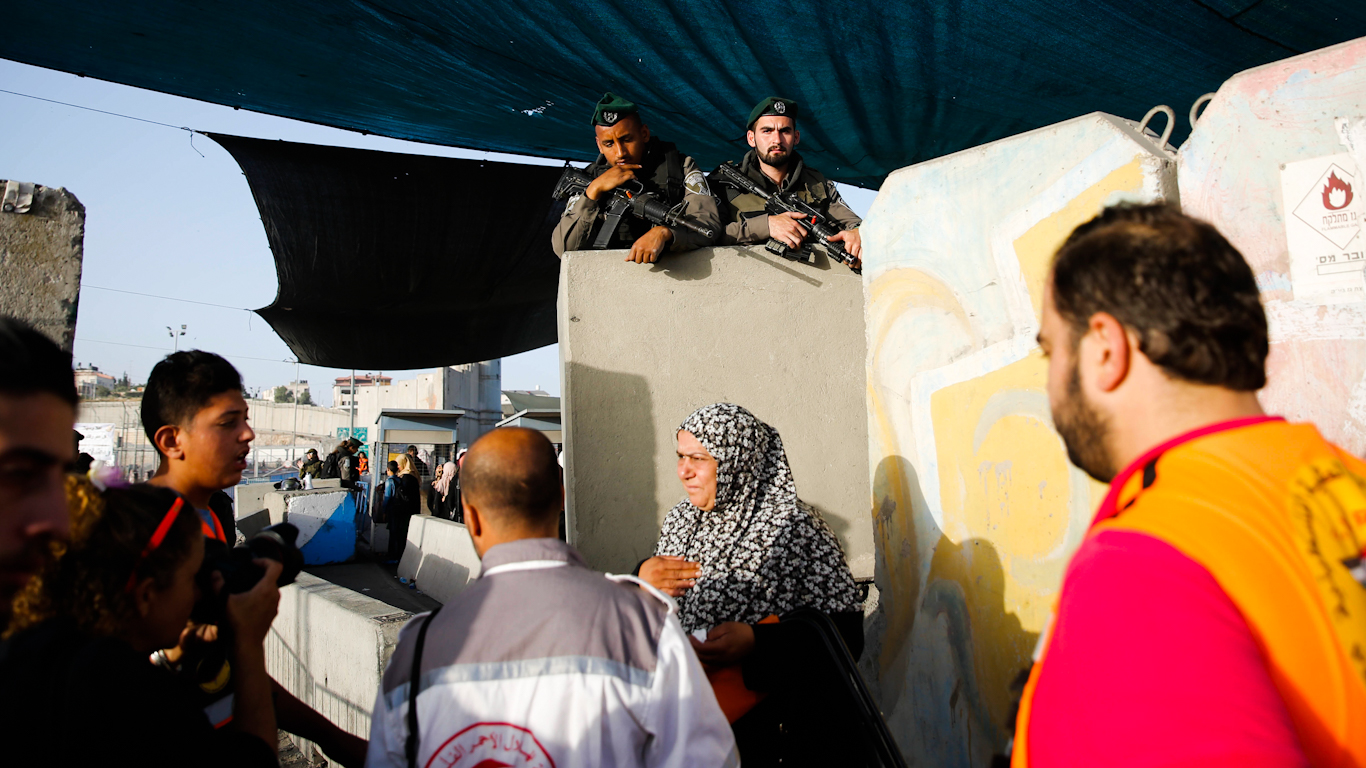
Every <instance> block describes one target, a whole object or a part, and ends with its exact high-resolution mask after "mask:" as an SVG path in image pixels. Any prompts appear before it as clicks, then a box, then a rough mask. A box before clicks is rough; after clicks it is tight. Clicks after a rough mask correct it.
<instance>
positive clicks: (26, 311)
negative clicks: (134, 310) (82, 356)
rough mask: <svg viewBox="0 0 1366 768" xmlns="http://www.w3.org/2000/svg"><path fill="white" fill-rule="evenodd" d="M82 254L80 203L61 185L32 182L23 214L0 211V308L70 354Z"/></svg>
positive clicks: (0, 185) (82, 209) (0, 183)
mask: <svg viewBox="0 0 1366 768" xmlns="http://www.w3.org/2000/svg"><path fill="white" fill-rule="evenodd" d="M4 189H5V181H4V180H0V193H3V191H4ZM84 252H85V206H83V205H81V201H79V200H77V199H76V196H75V195H73V194H71V193H70V192H68V191H66V190H65V189H62V188H57V189H54V188H52V187H44V186H41V185H35V186H34V188H33V202H32V205H31V206H30V207H29V210H28V212H27V213H5V212H0V311H3V312H4V314H6V315H11V316H13V317H17V318H19V319H21V320H25V321H27V322H29V323H30V324H32V325H33V326H34V327H35V328H37V329H38V330H39V331H42V332H43V333H44V334H46V335H47V336H48V337H49V338H51V339H52V340H53V341H55V342H57V343H58V344H59V345H60V346H61V347H62V349H64V350H66V351H67V352H70V351H71V345H72V342H73V341H74V339H75V336H76V305H77V303H78V302H79V300H80V292H81V259H82V257H83V254H84Z"/></svg>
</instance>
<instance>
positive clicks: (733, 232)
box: [717, 96, 863, 259]
mask: <svg viewBox="0 0 1366 768" xmlns="http://www.w3.org/2000/svg"><path fill="white" fill-rule="evenodd" d="M799 112H800V107H799V105H798V104H797V102H795V101H793V100H791V99H784V98H782V97H781V96H769V97H768V98H766V99H764V100H763V101H761V102H759V103H758V104H756V105H755V106H754V109H753V110H751V111H750V113H749V121H748V122H747V123H746V124H745V127H746V129H747V130H746V133H745V140H746V141H748V142H749V145H750V146H751V147H753V149H751V150H750V151H749V152H748V153H747V154H746V155H745V158H744V160H741V161H740V170H741V172H743V173H744V174H745V175H746V176H748V177H750V178H751V179H753V180H754V181H755V182H756V183H758V184H759V186H760V187H762V188H763V190H764V191H765V192H768V193H770V194H778V193H782V194H793V195H796V196H797V197H798V198H800V199H801V200H803V201H805V202H807V203H810V204H812V205H813V206H815V207H816V208H818V209H820V210H822V211H824V212H825V213H826V214H827V215H829V216H830V217H831V218H833V219H834V220H835V221H837V222H839V225H840V226H841V227H842V228H843V229H844V231H843V232H841V233H840V234H839V235H836V236H835V237H832V238H830V239H831V240H833V241H837V242H842V243H844V248H845V250H847V251H849V253H850V255H852V256H853V257H854V258H856V259H858V258H861V257H862V253H863V240H862V238H861V236H860V235H859V231H858V227H859V225H860V224H862V223H863V220H862V219H860V218H859V217H858V214H856V213H854V211H853V210H852V209H851V208H850V207H849V206H848V205H845V203H844V199H843V198H841V197H840V193H839V190H837V189H836V188H835V182H833V181H830V180H828V179H826V178H825V176H823V175H821V173H820V171H817V170H816V169H814V168H812V167H811V166H809V165H807V164H806V161H805V160H804V159H803V158H802V156H801V154H800V153H798V152H797V145H798V144H800V143H801V141H802V132H801V131H799V130H797V115H798V113H799ZM717 186H718V187H719V188H720V189H722V190H723V191H724V192H725V200H724V201H723V203H724V204H723V205H722V206H721V221H722V222H723V223H725V225H726V230H725V232H724V233H723V234H722V235H721V243H722V244H723V245H729V244H732V243H739V244H741V245H743V244H747V243H766V242H768V241H769V239H774V240H777V241H779V242H782V243H784V244H786V245H787V246H788V247H790V248H797V247H798V246H800V245H801V243H802V239H803V238H805V237H806V228H805V227H803V226H802V225H801V224H799V223H798V221H797V220H798V219H800V218H801V214H797V213H788V214H783V215H781V216H769V215H768V214H767V213H765V212H764V201H763V200H761V199H760V198H759V197H758V196H756V195H751V194H747V193H742V192H739V191H737V190H735V189H732V188H731V187H728V186H726V185H724V184H718V185H717Z"/></svg>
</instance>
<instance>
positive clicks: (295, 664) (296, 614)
mask: <svg viewBox="0 0 1366 768" xmlns="http://www.w3.org/2000/svg"><path fill="white" fill-rule="evenodd" d="M410 618H412V614H411V613H408V612H406V611H400V610H398V609H396V608H394V607H393V606H391V605H389V604H387V603H382V602H380V601H379V600H376V599H374V598H371V597H366V596H365V595H362V594H359V593H357V592H352V591H351V590H349V589H347V588H345V587H339V586H337V585H335V584H332V583H331V582H328V581H324V580H323V579H319V578H318V577H316V576H311V575H309V574H307V573H301V574H299V579H298V581H297V582H295V583H294V584H291V585H290V586H288V587H285V588H284V589H282V590H280V612H279V614H278V615H277V616H276V617H275V623H274V624H272V625H271V628H270V634H269V635H268V636H267V637H266V668H267V669H268V670H269V671H270V675H271V677H273V678H275V680H276V682H278V683H280V685H282V686H284V687H285V689H286V690H288V691H289V692H290V693H292V694H294V695H295V696H297V697H298V698H299V699H300V700H301V701H303V702H305V703H306V704H308V705H309V706H311V707H313V708H314V709H316V710H317V711H318V712H320V713H322V715H323V716H324V717H326V718H327V719H328V720H331V721H332V722H333V723H336V724H337V725H338V726H339V727H340V728H342V729H343V730H345V731H346V732H348V733H351V734H354V735H356V736H360V737H361V738H367V739H368V738H369V737H370V712H371V709H372V708H373V707H374V705H375V696H376V694H377V693H378V692H379V688H380V681H381V679H382V677H383V675H384V667H385V666H386V665H387V664H388V663H389V657H390V656H392V655H393V653H394V646H395V645H396V644H397V643H398V631H399V629H400V628H402V626H403V624H404V622H406V621H407V620H408V619H410Z"/></svg>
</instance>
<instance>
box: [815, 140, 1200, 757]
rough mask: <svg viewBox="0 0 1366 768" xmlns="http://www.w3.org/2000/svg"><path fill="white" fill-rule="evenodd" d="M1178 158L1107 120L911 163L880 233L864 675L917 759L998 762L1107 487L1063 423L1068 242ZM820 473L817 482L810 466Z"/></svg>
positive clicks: (1169, 187) (872, 289)
mask: <svg viewBox="0 0 1366 768" xmlns="http://www.w3.org/2000/svg"><path fill="white" fill-rule="evenodd" d="M1174 171H1175V163H1174V157H1172V156H1171V155H1169V154H1168V153H1167V152H1166V151H1164V150H1163V149H1159V148H1158V147H1157V145H1156V141H1155V140H1152V139H1149V138H1146V137H1144V136H1141V135H1140V134H1139V133H1138V132H1137V131H1136V130H1135V129H1134V127H1133V125H1132V124H1131V123H1129V122H1127V121H1124V120H1121V119H1119V118H1115V117H1112V116H1108V115H1103V114H1099V113H1096V114H1091V115H1087V116H1084V117H1080V118H1077V119H1074V120H1070V121H1068V122H1065V123H1060V124H1058V125H1055V126H1051V127H1048V128H1044V129H1040V130H1037V131H1033V132H1030V133H1027V134H1023V135H1020V136H1016V137H1012V138H1009V139H1005V140H1002V141H998V142H995V143H992V144H988V145H985V146H982V147H978V148H975V149H971V150H967V151H965V152H960V153H957V154H954V155H950V156H948V157H944V158H940V159H938V160H933V161H930V162H927V163H922V164H920V165H915V166H911V167H909V168H905V169H902V170H900V171H897V172H896V173H893V174H892V175H891V176H889V177H888V179H887V181H886V183H885V184H884V185H883V187H882V189H881V191H880V192H879V194H878V196H877V199H876V200H875V201H874V203H873V206H872V210H871V211H870V213H869V216H868V218H867V220H866V221H865V222H864V225H863V243H864V262H865V267H864V281H865V284H864V291H865V296H866V311H867V361H866V362H867V368H866V371H867V384H868V386H867V397H868V399H867V408H866V411H864V412H865V414H866V416H867V418H868V438H869V442H868V452H869V457H868V458H869V466H870V467H871V470H872V471H871V479H872V497H873V510H874V512H873V525H874V540H875V542H876V551H877V587H878V589H879V591H880V597H881V599H880V605H879V608H878V610H877V612H876V613H875V614H874V617H873V621H872V627H871V628H870V629H871V631H870V633H869V645H868V648H867V649H866V650H865V651H864V658H863V664H862V667H863V670H864V677H865V678H866V679H870V680H872V681H874V682H875V689H876V691H877V696H878V697H879V699H880V704H881V706H882V711H883V712H884V713H885V714H886V716H887V720H888V724H889V726H890V727H891V730H892V733H893V734H894V735H895V736H896V738H897V740H898V742H899V744H900V745H901V748H902V751H903V752H904V753H905V755H906V756H907V760H908V762H909V763H910V764H912V765H973V766H985V765H987V763H988V762H989V760H990V757H991V755H992V754H993V752H998V751H1000V750H1002V749H1003V748H1004V747H1005V744H1006V742H1007V740H1008V739H1009V738H1010V736H1011V734H1010V733H1008V731H1007V730H1006V719H1007V716H1008V708H1009V701H1008V695H1009V684H1010V682H1011V680H1012V679H1013V678H1014V677H1015V676H1016V675H1017V674H1018V673H1019V672H1020V671H1021V670H1023V669H1025V668H1027V667H1028V665H1029V663H1030V656H1031V652H1032V650H1033V647H1034V644H1035V640H1036V638H1037V636H1038V633H1039V631H1040V630H1041V629H1042V627H1043V624H1044V622H1045V620H1046V619H1047V616H1048V614H1049V611H1050V609H1051V602H1052V600H1053V597H1054V595H1055V594H1056V593H1057V591H1058V588H1059V586H1060V583H1061V579H1062V573H1063V568H1064V566H1065V565H1066V563H1067V560H1068V558H1069V557H1070V555H1071V554H1072V552H1073V551H1074V550H1075V549H1076V547H1077V546H1078V545H1079V544H1080V542H1081V539H1082V535H1083V534H1084V532H1085V530H1086V527H1087V524H1088V522H1089V520H1090V512H1091V510H1092V509H1093V508H1094V505H1095V503H1096V502H1098V501H1099V498H1100V494H1101V493H1102V492H1103V488H1102V487H1101V486H1099V485H1096V484H1093V483H1092V482H1090V481H1089V480H1088V479H1087V477H1086V476H1085V475H1084V474H1082V473H1081V472H1080V471H1079V470H1077V469H1075V468H1073V467H1071V465H1070V464H1069V463H1068V461H1067V455H1066V452H1065V450H1064V448H1063V445H1062V441H1061V439H1060V438H1059V437H1058V435H1057V433H1056V432H1054V430H1053V425H1052V420H1051V418H1050V415H1049V409H1048V399H1047V395H1046V393H1045V391H1044V384H1045V373H1046V367H1045V363H1044V360H1043V358H1042V357H1041V355H1040V354H1039V351H1038V349H1037V346H1036V343H1035V338H1034V337H1035V334H1036V333H1037V331H1038V319H1037V318H1038V315H1039V309H1040V306H1041V303H1042V295H1043V285H1044V280H1045V277H1046V274H1047V270H1048V267H1049V264H1050V261H1051V259H1052V256H1053V253H1054V251H1055V250H1056V248H1057V246H1058V245H1060V244H1061V242H1062V240H1063V239H1064V238H1065V237H1066V236H1067V235H1068V234H1069V233H1070V232H1071V231H1072V229H1073V228H1074V227H1076V225H1078V224H1080V223H1082V222H1084V221H1086V220H1087V219H1089V218H1091V217H1092V216H1094V215H1095V214H1097V213H1099V212H1100V210H1101V208H1102V207H1103V206H1105V205H1107V204H1111V203H1115V202H1119V201H1122V200H1141V201H1151V200H1154V199H1157V198H1166V199H1173V198H1175V196H1176V194H1175V193H1176V180H1175V176H1174ZM798 477H799V478H800V475H798Z"/></svg>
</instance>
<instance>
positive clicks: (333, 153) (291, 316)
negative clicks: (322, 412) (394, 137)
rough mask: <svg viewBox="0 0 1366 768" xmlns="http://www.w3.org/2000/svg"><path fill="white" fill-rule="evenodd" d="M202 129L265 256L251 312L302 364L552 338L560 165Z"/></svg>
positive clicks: (488, 350)
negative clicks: (222, 154) (235, 183)
mask: <svg viewBox="0 0 1366 768" xmlns="http://www.w3.org/2000/svg"><path fill="white" fill-rule="evenodd" d="M210 136H211V137H212V138H213V140H214V141H217V142H218V143H219V144H221V145H223V146H224V147H225V148H226V149H227V150H228V152H230V153H231V154H232V156H233V158H234V159H236V160H237V163H238V165H240V166H242V170H243V172H244V173H245V174H246V176H247V183H248V184H249V185H250V186H251V194H252V196H253V197H254V198H255V199H256V207H257V208H258V209H259V210H260V212H261V221H262V222H263V223H264V224H265V228H266V237H267V239H268V240H269V241H270V249H271V251H272V253H274V255H275V272H276V274H277V276H278V277H279V280H280V287H279V291H278V293H277V294H276V297H275V301H274V303H272V304H271V305H270V306H268V307H266V308H264V309H258V310H256V312H257V314H259V315H261V317H263V318H265V319H266V321H267V322H268V323H270V325H271V327H272V328H274V329H275V331H276V333H278V334H280V338H282V339H284V340H285V343H286V344H288V345H289V348H290V349H291V350H293V351H294V354H295V355H297V356H298V358H299V360H300V361H301V362H303V363H307V364H309V365H322V366H328V367H332V368H366V369H380V370H396V369H403V368H430V367H434V366H441V365H455V364H458V363H470V362H476V361H479V360H491V359H494V358H497V357H503V356H506V355H513V354H516V353H518V352H525V351H527V350H529V349H535V348H537V347H543V346H545V345H547V344H553V343H555V340H556V328H555V298H556V292H557V290H558V284H559V271H560V261H559V259H557V258H556V257H555V254H554V252H553V251H551V249H550V234H551V230H553V229H554V226H555V222H556V220H557V219H558V216H559V204H557V203H555V202H554V201H552V200H551V198H550V193H551V190H552V189H553V188H554V186H555V180H556V179H557V178H559V174H560V170H561V169H560V168H556V167H547V166H536V165H516V164H511V163H497V162H492V161H481V160H458V159H453V158H444V157H424V156H420V155H404V154H397V153H391V152H375V151H371V150H363V149H348V148H343V147H323V146H315V145H312V144H294V143H291V142H285V141H266V140H263V139H247V138H242V137H238V136H225V135H221V134H210Z"/></svg>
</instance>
